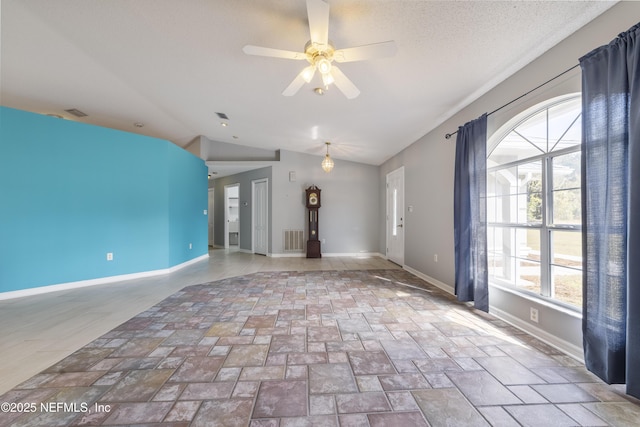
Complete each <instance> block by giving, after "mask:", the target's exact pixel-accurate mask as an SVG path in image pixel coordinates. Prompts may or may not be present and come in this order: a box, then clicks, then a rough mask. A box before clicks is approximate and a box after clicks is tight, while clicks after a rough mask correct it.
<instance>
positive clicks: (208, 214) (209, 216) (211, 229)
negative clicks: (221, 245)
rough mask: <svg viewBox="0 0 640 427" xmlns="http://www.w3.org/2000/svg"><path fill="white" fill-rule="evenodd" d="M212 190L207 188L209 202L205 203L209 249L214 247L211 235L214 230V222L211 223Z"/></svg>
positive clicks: (212, 235)
mask: <svg viewBox="0 0 640 427" xmlns="http://www.w3.org/2000/svg"><path fill="white" fill-rule="evenodd" d="M213 196H214V189H213V188H209V200H208V203H207V222H208V224H209V234H208V235H209V246H210V247H214V246H215V240H214V234H213V229H214V221H213V204H214V202H213V201H214V197H213Z"/></svg>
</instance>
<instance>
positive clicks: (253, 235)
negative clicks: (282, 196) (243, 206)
mask: <svg viewBox="0 0 640 427" xmlns="http://www.w3.org/2000/svg"><path fill="white" fill-rule="evenodd" d="M259 183H264V184H265V185H266V187H265V196H266V197H265V203H266V206H265V207H264V213H265V215H264V216H265V217H264V220H265V221H264V222H265V224H266V229H265V242H266V246H267V247H266V248H265V253H264V254H261V255H268V254H269V178H260V179H255V180H252V181H251V224H252V227H251V252H252V253H256V234H257V232H256V228H257V226H256V224H257V221H256V218H257V213H258V209H256V184H259Z"/></svg>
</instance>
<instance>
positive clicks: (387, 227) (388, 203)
mask: <svg viewBox="0 0 640 427" xmlns="http://www.w3.org/2000/svg"><path fill="white" fill-rule="evenodd" d="M394 175H399V176H400V178H401V185H400V188H399V192H400V197H399V199H400V200H401V204H402V206H397V207H396V208H397V212H399V213H400V215H402V216H401V217H400V226H401V227H402V232H401V233H400V234H401V239H400V240H401V241H400V245H399V249H400V250H401V251H400V254H399V256H397V257H395V255H394V257H395V259H392V258H391V257H390V256H389V243H390V241H391V222H392V212H391V210H392V200H391V199H392V198H391V197H390V193H391V192H390V190H389V181H390V178H392V177H394ZM385 183H386V186H385V194H386V203H385V218H386V223H385V231H386V242H385V243H386V245H385V246H386V253H385V256H386V258H387V260H389V261H392V262H394V263H396V264H399V265H400V266H404V242H405V233H406V227H405V224H406V221H405V220H404V218H405V212H404V205H405V201H404V166H400V167H399V168H398V169H395V170H393V171H391V172H389V173H388V174H387V176H386V181H385Z"/></svg>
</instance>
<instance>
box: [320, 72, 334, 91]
mask: <svg viewBox="0 0 640 427" xmlns="http://www.w3.org/2000/svg"><path fill="white" fill-rule="evenodd" d="M334 81H335V79H334V78H333V75H331V73H324V74H322V84H323V85H324V87H325V88H327V86H329V85H330V84H331V83H333V82H334Z"/></svg>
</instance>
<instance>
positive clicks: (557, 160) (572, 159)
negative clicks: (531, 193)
mask: <svg viewBox="0 0 640 427" xmlns="http://www.w3.org/2000/svg"><path fill="white" fill-rule="evenodd" d="M552 164H553V212H552V219H551V220H552V222H553V223H554V224H574V225H575V224H580V223H581V221H582V209H581V204H580V153H579V152H577V153H570V154H567V155H564V156H558V157H554V158H553V159H552Z"/></svg>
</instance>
